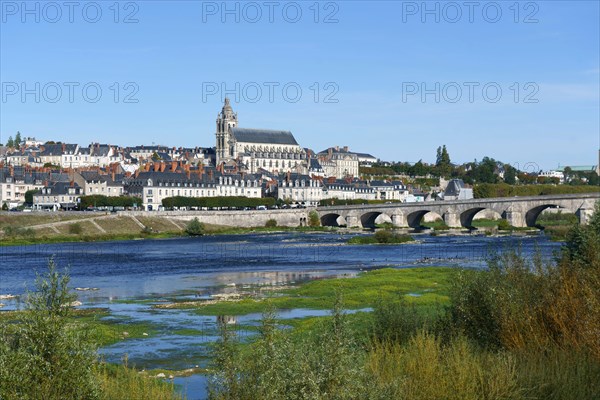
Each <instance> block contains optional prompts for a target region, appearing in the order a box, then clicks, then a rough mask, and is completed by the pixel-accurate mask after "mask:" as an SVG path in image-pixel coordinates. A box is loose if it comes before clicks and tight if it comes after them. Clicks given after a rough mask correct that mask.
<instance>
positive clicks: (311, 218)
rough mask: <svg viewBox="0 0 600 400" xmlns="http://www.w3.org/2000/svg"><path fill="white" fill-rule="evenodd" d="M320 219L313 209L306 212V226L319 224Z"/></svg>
mask: <svg viewBox="0 0 600 400" xmlns="http://www.w3.org/2000/svg"><path fill="white" fill-rule="evenodd" d="M320 225H321V219H320V218H319V213H318V212H316V211H315V210H312V211H311V212H309V213H308V226H320Z"/></svg>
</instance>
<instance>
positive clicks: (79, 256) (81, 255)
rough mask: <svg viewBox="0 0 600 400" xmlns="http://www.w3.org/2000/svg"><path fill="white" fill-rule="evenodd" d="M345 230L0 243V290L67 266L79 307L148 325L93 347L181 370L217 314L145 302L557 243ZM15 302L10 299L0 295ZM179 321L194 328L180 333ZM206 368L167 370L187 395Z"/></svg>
mask: <svg viewBox="0 0 600 400" xmlns="http://www.w3.org/2000/svg"><path fill="white" fill-rule="evenodd" d="M351 235H352V234H340V233H270V234H244V235H222V236H205V237H197V238H175V239H163V240H134V241H119V242H97V243H61V244H44V245H32V246H12V247H0V295H6V294H11V295H17V296H18V295H21V294H23V293H24V292H25V291H26V290H27V289H31V288H32V286H33V282H34V280H35V276H36V272H40V273H43V272H44V271H45V269H46V266H47V262H48V259H49V258H50V257H54V259H55V261H56V263H57V264H58V265H59V266H60V267H68V269H69V273H70V275H71V286H72V287H73V288H93V289H94V290H89V291H87V290H86V291H79V292H78V296H79V300H80V301H81V302H82V303H83V305H82V307H104V308H108V309H109V310H110V317H108V318H125V319H127V320H129V321H133V322H149V323H152V324H153V325H154V326H155V327H156V328H157V331H156V333H155V334H153V335H151V336H149V337H147V338H143V339H131V340H125V341H121V342H119V343H116V344H115V345H111V346H107V347H105V348H102V349H101V350H100V353H101V355H102V357H104V358H105V359H106V360H107V361H110V362H119V361H120V359H121V358H122V356H123V355H124V354H125V353H127V354H128V358H129V363H130V364H134V365H136V366H137V367H139V368H146V369H152V368H167V369H176V370H181V369H187V368H193V367H196V366H199V367H203V366H206V363H207V352H208V350H207V346H206V345H207V344H209V343H211V342H214V340H215V339H216V337H215V334H216V317H214V316H202V315H198V313H194V312H192V311H190V310H171V309H168V310H157V309H154V308H152V307H151V306H152V304H153V303H154V302H158V301H161V300H165V299H169V300H170V301H172V300H174V299H176V300H185V299H199V298H210V296H212V295H214V294H219V293H227V292H231V291H234V290H236V289H235V288H239V287H251V286H262V285H282V284H288V283H300V282H303V281H306V280H311V279H316V278H322V277H329V276H332V277H333V276H348V275H355V274H356V273H358V272H360V271H361V270H365V269H372V268H381V267H394V268H410V267H415V266H421V267H422V266H428V265H435V266H457V267H458V266H460V267H468V268H485V265H486V259H488V258H489V257H490V255H491V254H493V253H494V252H503V251H510V250H515V249H520V251H521V252H522V253H523V254H524V255H531V254H533V253H534V252H535V251H539V252H540V253H541V254H542V256H543V257H544V258H547V259H549V258H552V257H553V254H554V252H555V251H557V250H558V249H559V247H560V244H558V243H555V242H551V241H550V240H549V239H548V238H547V237H545V236H543V235H533V236H502V237H491V236H484V235H459V236H431V235H427V234H421V235H415V236H414V237H415V238H416V239H417V242H415V243H409V244H403V245H397V246H373V245H347V244H345V242H346V241H347V240H348V239H349V238H350V237H351ZM0 302H1V303H4V307H3V308H0V310H11V309H15V308H16V307H18V298H17V299H3V300H0ZM325 314H326V311H324V310H301V309H294V310H286V311H284V312H282V313H281V315H280V317H281V318H294V317H303V316H312V315H314V316H319V315H325ZM259 318H260V315H254V314H251V315H246V316H242V317H238V318H237V320H238V323H240V322H242V323H244V324H245V325H252V324H255V323H258V320H259ZM185 329H196V330H202V331H203V332H205V334H203V335H202V336H197V335H196V336H187V335H185V334H181V333H178V332H181V331H183V330H185ZM205 379H206V378H205V377H204V376H203V375H198V374H197V375H193V376H191V377H180V378H175V383H176V384H179V385H181V387H182V388H183V389H182V390H183V391H184V392H185V393H186V395H187V398H188V399H189V400H201V399H204V398H206V392H205V383H206V382H205Z"/></svg>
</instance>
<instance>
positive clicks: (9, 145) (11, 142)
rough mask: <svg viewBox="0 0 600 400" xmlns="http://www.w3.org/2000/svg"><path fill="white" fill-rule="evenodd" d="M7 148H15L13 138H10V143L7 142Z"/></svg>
mask: <svg viewBox="0 0 600 400" xmlns="http://www.w3.org/2000/svg"><path fill="white" fill-rule="evenodd" d="M6 147H15V141H14V140H13V137H12V136H9V137H8V142H6Z"/></svg>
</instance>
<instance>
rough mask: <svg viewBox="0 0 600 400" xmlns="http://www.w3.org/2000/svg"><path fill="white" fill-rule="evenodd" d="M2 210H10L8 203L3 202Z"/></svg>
mask: <svg viewBox="0 0 600 400" xmlns="http://www.w3.org/2000/svg"><path fill="white" fill-rule="evenodd" d="M2 211H8V204H6V203H2Z"/></svg>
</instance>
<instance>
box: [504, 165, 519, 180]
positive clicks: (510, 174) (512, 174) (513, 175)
mask: <svg viewBox="0 0 600 400" xmlns="http://www.w3.org/2000/svg"><path fill="white" fill-rule="evenodd" d="M504 182H505V183H508V184H509V185H514V184H515V183H517V170H516V169H515V168H514V167H512V166H511V165H509V164H504Z"/></svg>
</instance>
